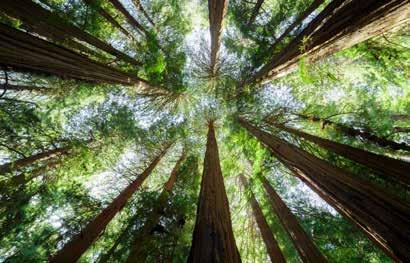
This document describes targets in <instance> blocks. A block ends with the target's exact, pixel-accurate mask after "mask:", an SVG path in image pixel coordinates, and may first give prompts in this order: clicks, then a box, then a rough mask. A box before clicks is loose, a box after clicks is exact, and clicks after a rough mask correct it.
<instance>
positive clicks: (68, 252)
mask: <svg viewBox="0 0 410 263" xmlns="http://www.w3.org/2000/svg"><path fill="white" fill-rule="evenodd" d="M169 147H170V144H168V145H167V146H166V147H165V148H164V149H163V150H162V151H161V152H160V153H159V154H158V155H157V156H156V157H155V158H154V159H153V160H152V161H151V163H150V164H149V166H148V167H147V168H146V169H145V170H144V172H142V173H141V174H140V175H139V176H138V177H137V178H136V179H135V180H134V181H132V182H131V183H130V184H129V185H128V186H127V187H126V188H125V189H124V190H122V192H121V193H120V194H119V195H118V196H117V197H116V198H115V199H114V200H113V201H112V202H111V203H110V204H109V205H108V206H107V207H106V208H104V209H103V210H102V211H101V213H100V214H99V215H98V216H96V217H95V218H94V219H93V220H91V222H89V223H88V224H87V226H86V227H85V228H84V229H83V230H82V231H81V232H80V233H78V234H77V235H76V236H74V237H73V238H72V239H71V240H70V241H69V242H68V243H66V244H65V245H64V247H63V248H62V249H60V250H59V251H58V252H57V253H56V254H55V255H53V256H52V257H51V258H50V260H49V262H55V263H65V262H67V263H71V262H76V261H77V260H78V259H79V258H80V257H81V255H82V254H83V253H84V252H85V251H86V250H87V249H88V248H89V247H90V246H91V245H92V244H93V243H94V241H95V240H96V239H97V238H98V236H99V235H100V234H101V233H102V232H103V230H104V229H105V228H106V226H107V225H108V223H110V221H111V219H113V218H114V216H115V215H116V214H117V213H118V212H119V211H120V210H121V209H122V208H123V207H124V206H125V205H126V204H127V202H128V200H129V199H130V197H131V196H132V195H133V194H134V193H135V191H137V190H138V189H139V187H140V186H141V184H142V183H143V182H144V181H145V179H146V178H147V177H148V176H149V175H150V174H151V172H152V171H153V170H154V168H155V167H156V165H157V164H158V163H159V161H160V160H161V158H162V157H163V156H164V155H165V153H166V152H167V150H168V149H169Z"/></svg>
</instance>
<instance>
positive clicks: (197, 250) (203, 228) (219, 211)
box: [188, 121, 241, 263]
mask: <svg viewBox="0 0 410 263" xmlns="http://www.w3.org/2000/svg"><path fill="white" fill-rule="evenodd" d="M188 262H216V263H220V262H225V263H231V262H232V263H233V262H241V259H240V256H239V252H238V249H237V247H236V244H235V238H234V236H233V231H232V224H231V215H230V212H229V203H228V198H227V196H226V192H225V186H224V181H223V177H222V172H221V167H220V164H219V154H218V145H217V142H216V138H215V130H214V124H213V122H212V121H211V122H210V123H209V130H208V141H207V144H206V152H205V160H204V172H203V175H202V182H201V191H200V194H199V202H198V208H197V217H196V222H195V228H194V233H193V238H192V246H191V251H190V253H189V257H188Z"/></svg>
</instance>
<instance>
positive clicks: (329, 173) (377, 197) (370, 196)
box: [239, 119, 410, 262]
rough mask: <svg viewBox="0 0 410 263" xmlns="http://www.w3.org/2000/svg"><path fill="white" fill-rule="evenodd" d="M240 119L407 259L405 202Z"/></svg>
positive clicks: (409, 233)
mask: <svg viewBox="0 0 410 263" xmlns="http://www.w3.org/2000/svg"><path fill="white" fill-rule="evenodd" d="M239 122H240V124H241V125H242V127H244V128H245V129H246V130H248V131H249V132H250V133H251V134H252V135H254V136H255V137H256V138H257V139H258V140H259V141H260V142H261V143H263V144H264V145H265V146H266V147H267V148H268V149H269V151H270V152H271V153H272V154H273V155H274V156H275V157H276V158H278V160H279V161H281V162H282V163H283V164H284V165H285V166H286V167H288V168H289V169H290V170H291V171H292V172H293V173H294V174H295V175H296V176H297V177H298V178H300V179H301V180H302V181H303V182H305V183H306V184H307V185H308V186H309V187H310V188H311V189H312V190H314V191H315V192H316V193H317V194H319V196H321V197H322V198H323V199H324V200H326V201H327V202H328V203H329V204H330V205H332V206H333V207H334V208H335V209H336V210H338V211H339V213H341V214H342V215H343V216H345V217H346V218H347V219H349V220H350V221H351V222H352V223H354V224H355V225H356V226H357V227H359V228H360V229H361V230H362V231H363V232H364V233H365V234H366V235H367V236H368V237H369V238H370V239H372V240H373V241H374V242H375V243H376V244H377V245H378V246H379V247H380V248H381V249H383V250H384V251H385V252H386V253H387V254H388V255H390V256H391V257H392V258H393V259H394V260H397V261H399V262H405V261H406V260H407V259H409V258H410V251H409V249H408V248H409V247H410V229H409V227H408V226H409V224H410V207H409V205H408V204H405V203H402V202H401V201H399V200H397V199H395V198H394V197H391V196H389V195H388V194H387V193H385V192H384V191H382V190H381V189H379V188H377V187H376V186H374V185H372V184H371V183H369V182H368V181H365V180H361V179H359V178H357V177H355V176H354V175H352V174H350V173H348V172H346V171H344V170H342V169H340V168H337V167H335V166H333V165H331V164H330V163H328V162H327V161H324V160H322V159H319V158H317V157H315V156H313V155H312V154H309V153H307V152H306V151H303V150H301V149H300V148H298V147H296V146H294V145H292V144H290V143H288V142H286V141H283V140H281V139H280V138H278V137H276V136H274V135H272V134H269V133H267V132H264V131H262V130H260V129H258V128H256V127H255V126H253V125H252V124H250V123H249V122H248V121H246V120H245V119H239Z"/></svg>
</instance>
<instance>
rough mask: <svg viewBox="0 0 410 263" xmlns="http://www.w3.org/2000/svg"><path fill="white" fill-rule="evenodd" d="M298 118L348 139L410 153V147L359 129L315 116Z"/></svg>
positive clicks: (300, 115)
mask: <svg viewBox="0 0 410 263" xmlns="http://www.w3.org/2000/svg"><path fill="white" fill-rule="evenodd" d="M296 116H298V117H299V118H302V119H304V120H309V121H313V122H318V123H321V125H322V129H324V128H325V127H326V126H328V125H330V126H332V127H333V128H334V129H335V130H337V131H339V132H341V133H343V134H344V135H346V136H349V137H360V138H362V139H364V140H366V141H368V142H371V143H374V144H376V145H378V146H380V147H389V148H391V149H393V150H403V151H410V146H409V145H407V144H405V143H404V142H402V143H397V142H395V141H391V140H388V139H387V138H384V137H379V136H376V135H374V134H372V133H370V132H367V131H361V130H359V129H356V128H353V127H349V126H347V125H345V124H340V123H336V122H333V121H330V120H327V119H323V118H319V117H316V116H306V115H303V114H296Z"/></svg>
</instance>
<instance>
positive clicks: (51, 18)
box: [0, 0, 141, 66]
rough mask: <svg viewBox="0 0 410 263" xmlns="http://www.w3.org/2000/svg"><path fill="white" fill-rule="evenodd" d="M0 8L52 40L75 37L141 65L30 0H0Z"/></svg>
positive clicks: (139, 64) (133, 63)
mask: <svg viewBox="0 0 410 263" xmlns="http://www.w3.org/2000/svg"><path fill="white" fill-rule="evenodd" d="M0 10H2V11H3V12H5V13H6V14H7V15H9V16H13V17H15V18H17V19H19V20H21V21H22V22H23V23H24V24H26V25H28V26H29V27H30V28H31V29H32V30H34V32H36V33H38V34H40V35H42V34H43V32H47V36H46V37H52V40H53V41H59V40H60V39H61V38H63V39H66V38H67V39H74V38H76V39H78V40H81V41H84V42H86V43H88V44H90V45H92V46H94V47H96V48H99V49H101V50H104V51H105V52H107V53H108V54H111V55H113V56H115V57H117V58H119V59H122V60H124V61H126V62H128V63H130V64H132V65H134V66H141V63H140V62H138V61H136V60H135V59H134V58H132V57H130V56H128V55H127V54H124V53H122V52H121V51H118V50H117V49H115V48H113V47H112V46H111V45H109V44H107V43H105V42H103V41H101V40H100V39H98V38H96V37H94V36H92V35H90V34H88V33H87V32H85V31H83V30H81V29H80V28H78V27H76V26H75V25H73V24H71V23H69V22H66V21H65V20H64V19H63V18H61V17H60V16H58V15H57V14H55V13H52V12H51V11H48V10H46V9H44V8H42V7H41V6H40V5H38V4H36V3H34V2H32V1H31V0H2V1H0Z"/></svg>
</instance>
